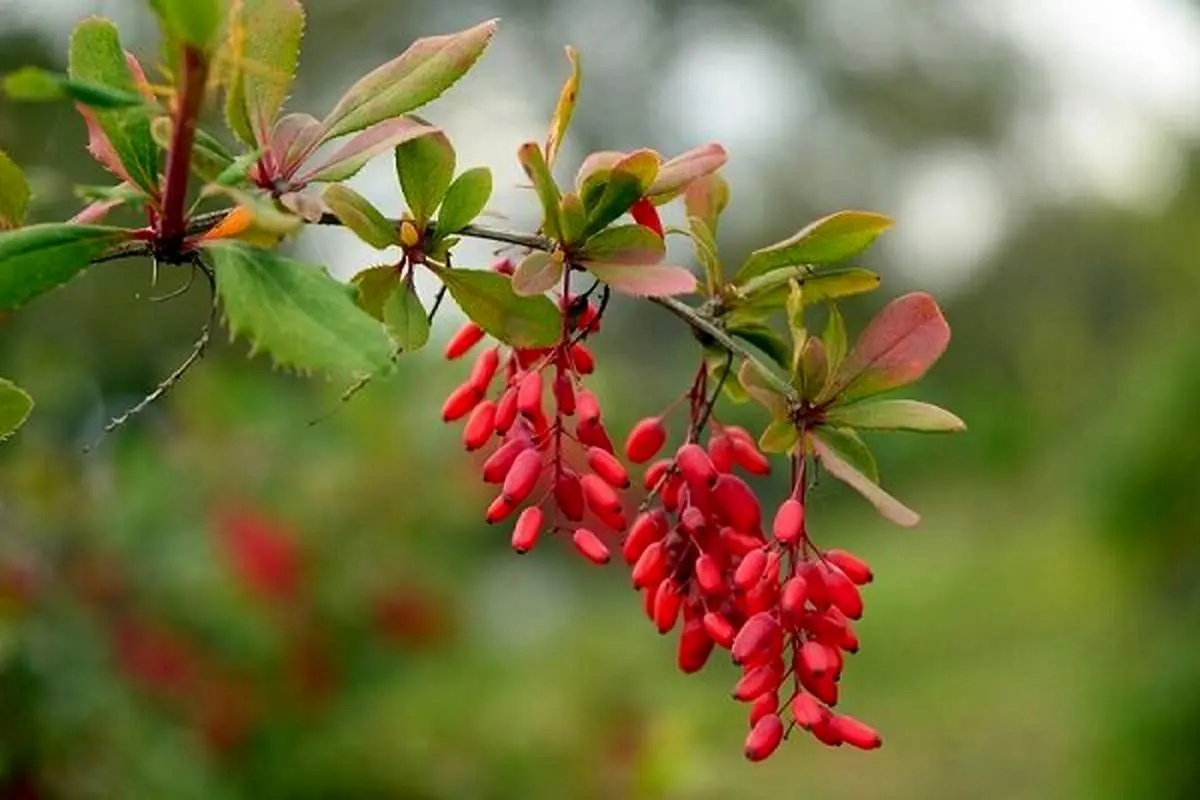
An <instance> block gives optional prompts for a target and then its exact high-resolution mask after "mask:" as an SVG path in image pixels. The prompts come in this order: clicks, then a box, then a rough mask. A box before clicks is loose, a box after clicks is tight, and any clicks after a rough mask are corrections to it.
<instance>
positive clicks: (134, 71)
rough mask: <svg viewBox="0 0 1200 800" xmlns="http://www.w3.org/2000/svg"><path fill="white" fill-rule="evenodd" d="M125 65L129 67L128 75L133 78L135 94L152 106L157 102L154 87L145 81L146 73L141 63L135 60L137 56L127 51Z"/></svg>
mask: <svg viewBox="0 0 1200 800" xmlns="http://www.w3.org/2000/svg"><path fill="white" fill-rule="evenodd" d="M125 63H126V64H128V65H129V73H130V75H131V76H132V77H133V86H134V88H135V89H137V93H138V94H140V95H141V96H142V99H143V100H145V101H146V102H147V103H149V104H151V105H153V104H154V103H156V102H157V100H156V99H155V97H154V87H152V86H151V85H150V81H148V80H147V79H146V71H145V70H144V69H142V62H140V61H138V60H137V56H135V55H134V54H133V53H131V52H129V51H128V50H126V51H125Z"/></svg>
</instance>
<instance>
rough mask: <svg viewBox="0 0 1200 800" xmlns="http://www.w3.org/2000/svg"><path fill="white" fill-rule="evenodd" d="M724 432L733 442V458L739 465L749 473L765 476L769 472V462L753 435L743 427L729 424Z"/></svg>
mask: <svg viewBox="0 0 1200 800" xmlns="http://www.w3.org/2000/svg"><path fill="white" fill-rule="evenodd" d="M725 434H726V435H727V436H729V438H730V441H731V442H732V443H733V459H734V461H735V462H736V463H737V465H738V466H739V467H741V468H742V469H743V470H745V471H746V472H747V473H749V474H750V475H758V476H765V475H770V474H771V462H770V460H769V459H768V458H767V457H766V456H765V455H763V453H762V451H761V450H759V449H758V444H757V443H756V442H755V441H754V437H753V436H751V435H750V434H749V432H747V431H746V430H745V429H744V428H739V427H737V426H734V425H729V426H727V427H726V428H725Z"/></svg>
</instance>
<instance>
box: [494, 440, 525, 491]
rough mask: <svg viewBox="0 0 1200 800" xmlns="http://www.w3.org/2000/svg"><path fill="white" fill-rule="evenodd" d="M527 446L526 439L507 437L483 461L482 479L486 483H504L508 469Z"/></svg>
mask: <svg viewBox="0 0 1200 800" xmlns="http://www.w3.org/2000/svg"><path fill="white" fill-rule="evenodd" d="M528 448H529V441H528V440H527V439H509V440H508V441H506V442H505V443H504V444H502V445H500V447H498V448H497V449H496V452H494V453H492V454H491V455H490V456H488V459H487V461H484V462H483V480H484V482H486V483H497V484H498V483H504V478H505V476H506V475H508V471H509V470H510V469H512V465H513V462H514V461H516V459H517V456H518V455H520V454H521V451H522V450H527V449H528Z"/></svg>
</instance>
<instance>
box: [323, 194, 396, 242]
mask: <svg viewBox="0 0 1200 800" xmlns="http://www.w3.org/2000/svg"><path fill="white" fill-rule="evenodd" d="M322 199H323V200H324V201H325V205H327V206H329V209H330V210H331V211H332V212H333V213H334V214H335V215H336V216H337V218H338V219H339V220H341V222H342V224H343V225H345V226H346V227H347V228H349V229H350V230H352V231H354V234H355V235H356V236H357V237H358V238H360V239H362V240H363V241H364V242H366V243H367V244H369V245H371V246H372V247H374V248H375V249H376V250H383V249H384V248H385V247H390V246H392V245H394V244H395V243H396V226H395V225H393V224H392V223H391V222H390V221H388V219H387V218H386V217H384V216H383V214H382V213H381V212H380V211H379V209H377V208H375V206H373V205H371V202H370V201H369V200H367V198H365V197H363V196H362V195H361V194H359V193H358V192H356V191H354V190H353V189H351V188H350V187H349V186H346V185H345V184H341V183H334V184H330V185H329V186H327V187H325V191H324V193H323V194H322Z"/></svg>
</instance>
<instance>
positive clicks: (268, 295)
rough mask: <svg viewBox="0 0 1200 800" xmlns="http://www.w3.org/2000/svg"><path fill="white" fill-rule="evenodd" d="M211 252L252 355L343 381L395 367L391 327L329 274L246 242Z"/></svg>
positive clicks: (230, 312)
mask: <svg viewBox="0 0 1200 800" xmlns="http://www.w3.org/2000/svg"><path fill="white" fill-rule="evenodd" d="M205 250H206V251H207V252H208V253H209V254H210V255H211V257H212V262H213V268H214V269H215V271H216V275H217V288H218V291H219V293H220V295H221V301H222V303H223V304H224V306H225V316H226V319H227V322H228V325H229V329H230V333H231V334H241V335H243V336H245V337H246V338H247V339H248V340H249V341H250V345H251V350H252V352H258V351H262V352H266V353H268V354H270V356H271V357H272V358H273V359H274V360H275V363H276V364H278V365H280V366H283V367H288V368H291V369H295V370H297V371H300V372H324V373H328V374H331V375H338V376H343V375H352V376H356V377H358V376H363V375H374V374H377V373H379V372H381V371H382V370H384V369H386V368H387V367H388V366H389V364H390V362H391V354H392V349H393V348H392V343H391V340H390V339H389V337H388V335H387V332H386V331H385V330H384V328H383V326H382V325H380V324H379V322H378V321H376V320H375V319H372V318H371V317H370V316H369V315H368V314H366V313H364V312H363V311H362V310H361V309H359V308H358V306H356V305H355V304H354V301H353V300H352V299H351V295H350V293H348V292H347V290H346V286H344V285H343V284H341V283H338V282H337V281H336V280H334V279H333V278H332V277H330V275H329V274H328V273H327V272H326V271H325V270H324V269H322V268H321V267H318V266H315V265H313V264H305V263H303V262H300V261H294V260H292V259H290V258H284V257H283V256H280V255H276V254H275V253H273V252H270V251H267V250H260V249H258V248H255V247H251V246H249V245H245V244H242V243H239V242H214V243H211V244H209V245H207V246H206V247H205Z"/></svg>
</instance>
